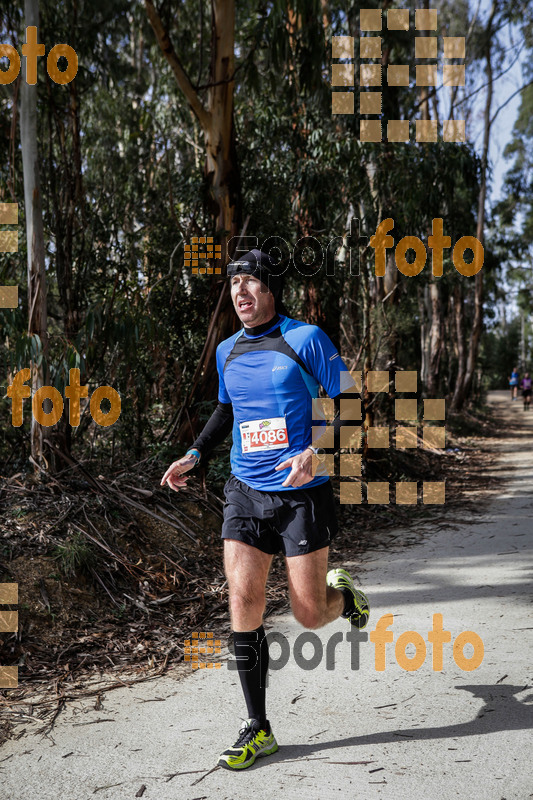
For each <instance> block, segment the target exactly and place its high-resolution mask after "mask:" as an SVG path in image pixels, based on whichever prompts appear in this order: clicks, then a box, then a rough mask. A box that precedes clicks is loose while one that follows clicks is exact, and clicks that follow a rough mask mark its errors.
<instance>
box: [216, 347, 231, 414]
mask: <svg viewBox="0 0 533 800" xmlns="http://www.w3.org/2000/svg"><path fill="white" fill-rule="evenodd" d="M224 361H225V359H224V355H223V353H222V352H221V348H220V345H219V346H218V347H217V371H218V402H219V403H231V398H230V396H229V394H228V390H227V389H226V384H225V382H224Z"/></svg>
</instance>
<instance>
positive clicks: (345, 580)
mask: <svg viewBox="0 0 533 800" xmlns="http://www.w3.org/2000/svg"><path fill="white" fill-rule="evenodd" d="M326 583H327V585H328V586H333V588H334V589H340V591H341V592H342V593H343V595H344V597H345V598H347V599H348V600H351V601H352V602H351V603H350V605H349V607H348V608H349V610H348V611H347V612H346V613H343V614H342V615H341V616H343V617H344V619H349V620H350V623H351V624H352V625H353V626H354V627H355V628H359V630H362V629H363V628H366V624H367V622H368V615H369V613H370V606H369V605H368V600H367V597H366V595H365V594H364V593H363V592H362V591H361V590H360V589H356V588H355V586H354V582H353V580H352V577H351V575H350V573H349V572H346V570H345V569H330V571H329V572H328V574H327V575H326Z"/></svg>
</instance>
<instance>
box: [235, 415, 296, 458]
mask: <svg viewBox="0 0 533 800" xmlns="http://www.w3.org/2000/svg"><path fill="white" fill-rule="evenodd" d="M239 428H240V430H241V446H242V452H243V453H260V452H261V451H263V450H282V449H283V448H284V447H287V446H288V444H289V437H288V435H287V422H286V420H285V417H270V419H254V420H252V421H251V422H241V424H240V425H239Z"/></svg>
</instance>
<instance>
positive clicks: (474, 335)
mask: <svg viewBox="0 0 533 800" xmlns="http://www.w3.org/2000/svg"><path fill="white" fill-rule="evenodd" d="M496 10H497V3H496V2H495V0H494V2H493V3H492V7H491V10H490V15H489V20H488V22H487V27H486V30H485V58H486V61H487V97H486V102H485V113H484V131H483V153H482V157H481V184H480V188H479V199H478V211H477V231H476V237H477V239H479V241H480V242H481V244H483V241H484V235H483V231H484V227H485V200H486V196H487V165H488V153H489V143H490V129H491V118H490V114H491V108H492V95H493V78H492V36H493V26H494V17H495V16H496ZM474 280H475V287H474V320H473V323H472V330H471V333H470V343H469V348H468V355H467V364H466V373H465V377H464V383H463V385H462V387H459V391H458V392H457V393H456V394H457V397H455V396H454V404H455V407H456V408H457V409H459V408H461V407H462V406H463V405H464V402H465V400H466V398H467V397H469V396H470V393H471V391H472V381H473V378H474V372H475V368H476V362H477V356H478V351H479V340H480V338H481V332H482V329H483V270H482V269H481V270H480V271H479V272H478V273H477V275H476V276H475V279H474Z"/></svg>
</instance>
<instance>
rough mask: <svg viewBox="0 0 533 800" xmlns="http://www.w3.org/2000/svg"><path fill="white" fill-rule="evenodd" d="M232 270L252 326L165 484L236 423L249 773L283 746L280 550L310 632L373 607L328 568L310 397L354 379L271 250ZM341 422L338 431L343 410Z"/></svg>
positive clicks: (229, 516)
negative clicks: (271, 698) (297, 300)
mask: <svg viewBox="0 0 533 800" xmlns="http://www.w3.org/2000/svg"><path fill="white" fill-rule="evenodd" d="M227 273H228V277H229V280H230V282H231V298H232V301H233V305H234V308H235V311H236V313H237V316H238V317H239V319H240V321H241V322H242V324H243V326H244V327H243V328H242V329H241V330H239V331H238V332H237V333H235V334H234V335H233V336H230V337H229V339H226V340H225V341H223V342H222V343H221V344H219V345H218V347H217V354H216V355H217V359H216V360H217V369H218V375H219V392H218V405H217V407H216V409H215V411H214V412H213V414H212V416H211V417H210V419H209V420H208V422H207V423H206V425H205V427H204V429H203V431H202V432H201V434H200V435H199V437H198V438H197V439H196V441H195V442H194V443H193V446H192V447H191V448H190V449H189V450H188V451H187V453H186V454H185V456H183V457H182V458H180V459H179V460H178V461H175V462H174V463H173V464H171V465H170V467H169V468H168V469H167V471H166V472H165V474H164V476H163V479H162V481H161V485H164V484H165V483H168V485H169V487H170V488H171V489H174V490H175V491H179V489H181V488H183V487H185V486H186V483H187V480H188V476H187V477H184V473H185V472H187V471H189V470H190V469H192V468H193V467H194V466H195V465H196V464H198V462H199V461H200V459H201V458H202V457H205V456H206V454H207V453H208V452H209V451H210V450H211V449H212V448H213V447H215V446H216V445H217V444H220V442H222V441H223V440H224V438H225V437H226V436H227V435H228V433H229V432H230V430H232V433H233V446H232V449H231V475H230V477H229V479H228V481H227V483H226V485H225V487H224V494H225V497H226V503H225V506H224V521H223V524H222V538H223V540H224V568H225V573H226V577H227V580H228V589H229V605H230V615H231V626H232V631H233V640H234V647H235V658H236V662H237V669H238V672H239V678H240V682H241V686H242V690H243V694H244V698H245V701H246V705H247V710H248V717H249V718H248V719H247V720H246V722H245V723H244V726H243V727H242V728H241V730H240V731H239V736H238V738H237V741H236V742H235V744H234V745H233V746H232V747H230V748H229V749H227V750H225V751H224V752H223V753H222V754H221V756H220V759H219V761H218V763H219V764H220V766H222V767H224V768H225V769H234V770H239V769H245V768H246V767H249V766H251V765H252V764H253V763H254V761H255V759H256V758H257V757H258V756H266V755H270V754H271V753H274V752H276V750H277V749H278V745H277V743H276V740H275V738H274V734H273V733H272V729H271V727H270V722H269V721H268V719H267V716H266V708H265V700H266V697H265V695H266V676H267V671H268V643H267V640H266V637H265V631H264V628H263V614H264V611H265V586H266V582H267V577H268V573H269V570H270V565H271V563H272V557H273V555H274V554H275V553H278V552H281V553H283V555H284V556H285V563H286V568H287V577H288V585H289V594H290V601H291V607H292V611H293V613H294V616H295V617H296V619H297V620H298V622H300V623H301V624H302V625H303V626H304V627H305V628H309V629H314V628H320V627H322V626H323V625H326V624H327V623H329V622H332V621H333V620H334V619H336V618H337V617H339V616H342V617H344V618H346V619H348V620H349V621H350V623H351V624H352V625H354V626H355V627H357V628H364V627H365V626H366V624H367V621H368V614H369V606H368V601H367V599H366V597H365V595H364V594H363V592H361V591H359V590H358V589H356V588H355V586H354V583H353V580H352V578H351V577H350V575H349V573H348V572H346V571H345V570H343V569H335V570H330V571H329V572H328V552H329V544H330V542H331V540H332V538H333V537H334V536H335V534H336V532H337V522H336V513H335V501H334V495H333V490H332V487H331V482H330V480H329V477H328V475H327V474H326V473H325V470H324V471H323V474H320V470H317V469H315V465H316V460H317V459H315V462H314V463H313V453H315V454H316V452H317V449H318V447H320V443H321V442H322V443H323V442H325V441H326V439H325V436H326V434H324V433H322V431H320V433H319V435H318V437H315V441H313V444H311V442H312V425H313V411H312V400H313V398H316V397H318V388H319V385H321V386H323V387H324V389H325V390H326V392H327V394H328V395H329V397H330V398H333V399H334V400H338V399H339V397H340V395H341V394H342V392H343V391H346V390H351V389H352V388H353V386H354V381H353V379H352V378H351V376H350V373H349V372H348V370H347V367H346V365H345V364H344V363H343V361H342V359H341V358H340V356H339V354H338V352H337V350H336V349H335V347H334V345H333V344H332V342H331V340H330V339H329V338H328V337H327V336H326V334H325V333H324V332H323V331H322V330H320V328H318V327H316V326H315V325H307V324H305V323H303V322H298V321H297V320H293V319H290V318H289V317H287V316H285V315H284V314H281V313H277V312H276V306H277V307H278V308H279V304H280V303H281V290H282V278H281V277H280V276H279V275H276V273H275V265H274V264H273V262H272V261H271V259H270V258H269V256H268V255H267V254H266V253H262V252H261V251H260V250H252V251H251V252H250V253H247V254H246V255H245V256H244V257H243V258H242V259H240V260H239V261H234V262H231V263H230V264H228V269H227ZM316 424H317V423H316V422H315V425H316ZM332 424H333V427H334V432H335V435H338V430H339V429H340V427H341V426H342V423H341V422H340V418H339V414H338V413H337V415H336V417H335V419H334V420H333V423H332ZM323 430H326V428H325V427H323ZM329 433H331V432H330V431H328V434H329Z"/></svg>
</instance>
